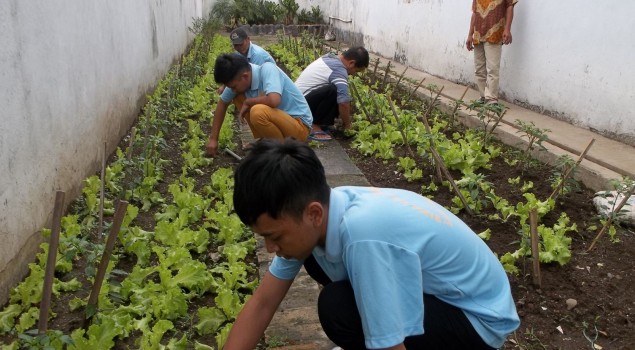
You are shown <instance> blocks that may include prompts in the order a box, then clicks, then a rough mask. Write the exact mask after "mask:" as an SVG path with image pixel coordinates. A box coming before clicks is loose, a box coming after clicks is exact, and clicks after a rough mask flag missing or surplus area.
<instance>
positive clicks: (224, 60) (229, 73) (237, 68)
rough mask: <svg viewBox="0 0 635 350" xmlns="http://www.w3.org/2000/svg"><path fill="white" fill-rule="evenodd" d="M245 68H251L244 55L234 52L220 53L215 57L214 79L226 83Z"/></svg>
mask: <svg viewBox="0 0 635 350" xmlns="http://www.w3.org/2000/svg"><path fill="white" fill-rule="evenodd" d="M247 70H251V66H250V65H249V61H248V60H247V58H246V57H245V56H243V55H241V54H237V53H235V52H234V53H226V54H222V55H220V56H218V57H217V58H216V63H215V64H214V80H215V81H216V83H218V84H225V85H226V84H227V83H229V82H230V81H232V80H234V78H236V77H237V76H238V75H239V74H241V73H243V72H245V71H247Z"/></svg>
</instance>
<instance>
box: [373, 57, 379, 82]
mask: <svg viewBox="0 0 635 350" xmlns="http://www.w3.org/2000/svg"><path fill="white" fill-rule="evenodd" d="M377 67H379V57H378V58H376V59H375V68H373V77H377Z"/></svg>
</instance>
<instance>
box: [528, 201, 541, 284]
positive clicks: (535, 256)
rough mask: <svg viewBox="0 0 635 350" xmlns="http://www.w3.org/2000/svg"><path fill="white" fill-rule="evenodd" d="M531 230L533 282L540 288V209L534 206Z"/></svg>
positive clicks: (530, 218) (531, 216)
mask: <svg viewBox="0 0 635 350" xmlns="http://www.w3.org/2000/svg"><path fill="white" fill-rule="evenodd" d="M529 228H530V229H529V231H530V234H531V257H532V262H533V271H534V273H533V282H534V286H536V287H538V289H540V288H542V278H541V277H540V244H539V241H538V210H536V208H532V209H531V211H530V212H529Z"/></svg>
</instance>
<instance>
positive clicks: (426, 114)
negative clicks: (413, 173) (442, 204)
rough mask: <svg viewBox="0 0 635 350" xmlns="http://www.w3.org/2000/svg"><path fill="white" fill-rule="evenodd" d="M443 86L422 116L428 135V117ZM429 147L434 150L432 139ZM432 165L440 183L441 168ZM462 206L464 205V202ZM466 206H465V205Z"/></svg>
mask: <svg viewBox="0 0 635 350" xmlns="http://www.w3.org/2000/svg"><path fill="white" fill-rule="evenodd" d="M443 88H444V86H442V87H441V89H439V92H437V95H436V96H435V97H434V99H433V100H432V102H430V105H429V106H428V108H427V109H426V113H425V114H424V115H423V119H422V121H423V125H425V127H426V131H427V133H428V134H430V135H432V131H431V129H430V124H428V117H429V116H430V114H432V110H433V109H434V106H435V104H436V102H437V101H438V99H439V96H440V95H441V91H443ZM430 146H431V148H435V146H434V141H432V139H430ZM434 165H435V167H436V171H437V178H438V179H439V181H442V179H443V174H442V172H441V167H440V165H439V164H438V163H437V162H436V160H435V162H434ZM458 195H459V196H461V194H460V193H458ZM463 204H466V203H465V202H464V203H463ZM466 206H467V205H466Z"/></svg>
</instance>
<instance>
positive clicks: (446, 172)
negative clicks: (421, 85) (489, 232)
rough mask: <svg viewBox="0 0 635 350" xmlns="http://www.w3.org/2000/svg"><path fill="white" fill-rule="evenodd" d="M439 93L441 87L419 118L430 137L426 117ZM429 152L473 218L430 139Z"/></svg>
mask: <svg viewBox="0 0 635 350" xmlns="http://www.w3.org/2000/svg"><path fill="white" fill-rule="evenodd" d="M441 91H443V87H441V89H439V92H438V93H437V96H436V97H435V98H434V100H433V101H432V103H431V104H430V108H428V111H427V112H426V114H424V115H423V116H422V117H421V118H422V119H423V125H425V127H426V132H427V133H428V134H430V135H432V131H431V130H430V124H428V116H429V114H430V113H432V108H433V107H434V101H436V100H437V99H438V98H439V95H440V94H441ZM430 152H431V153H432V157H434V161H435V164H436V166H437V172H441V173H442V174H443V175H444V176H445V178H446V179H448V181H449V182H450V185H451V186H452V188H453V189H454V192H455V193H456V195H457V196H458V197H459V199H460V200H461V203H463V207H464V208H465V211H467V213H468V214H469V215H470V216H474V212H473V211H472V209H470V207H469V206H468V204H467V201H466V200H465V197H463V194H461V191H460V190H459V188H458V186H457V185H456V182H454V178H452V174H450V171H449V170H448V168H446V167H445V164H444V163H443V158H441V156H440V155H439V153H437V150H436V148H435V146H434V141H433V140H432V138H431V139H430Z"/></svg>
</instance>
